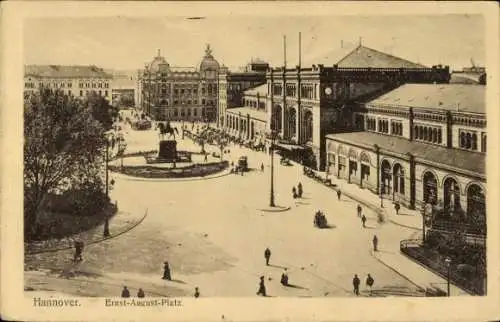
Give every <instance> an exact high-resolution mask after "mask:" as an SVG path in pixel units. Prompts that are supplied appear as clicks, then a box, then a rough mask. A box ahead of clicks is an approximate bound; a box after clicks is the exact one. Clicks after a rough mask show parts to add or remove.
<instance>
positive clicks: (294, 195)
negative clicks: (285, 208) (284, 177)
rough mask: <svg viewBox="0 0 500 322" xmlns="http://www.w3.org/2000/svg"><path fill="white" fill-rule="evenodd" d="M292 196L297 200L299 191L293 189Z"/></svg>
mask: <svg viewBox="0 0 500 322" xmlns="http://www.w3.org/2000/svg"><path fill="white" fill-rule="evenodd" d="M292 195H293V199H297V189H295V187H293V188H292Z"/></svg>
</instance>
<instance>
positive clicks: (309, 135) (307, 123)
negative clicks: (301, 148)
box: [304, 111, 313, 141]
mask: <svg viewBox="0 0 500 322" xmlns="http://www.w3.org/2000/svg"><path fill="white" fill-rule="evenodd" d="M304 134H305V139H306V141H312V139H313V115H312V113H311V111H307V112H306V113H305V114H304Z"/></svg>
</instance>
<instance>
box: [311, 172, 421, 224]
mask: <svg viewBox="0 0 500 322" xmlns="http://www.w3.org/2000/svg"><path fill="white" fill-rule="evenodd" d="M308 178H310V177H308ZM310 179H311V180H313V181H316V182H318V181H317V180H315V179H314V178H310ZM319 183H321V182H319ZM324 186H325V187H326V188H330V189H332V190H335V191H338V190H339V188H337V187H334V186H333V185H332V186H326V185H324ZM342 195H344V196H346V197H347V198H349V199H351V200H354V201H356V202H359V203H360V204H362V205H363V206H365V207H367V208H369V209H371V210H373V211H374V212H375V213H377V214H378V213H383V214H384V215H386V214H387V213H386V211H385V209H386V208H380V207H378V206H374V205H373V204H372V203H369V202H367V201H364V200H361V199H359V198H358V197H356V196H354V195H352V194H351V193H349V192H345V191H342ZM386 217H387V216H386ZM387 222H390V223H392V224H394V225H396V226H400V227H404V228H407V229H412V230H417V231H420V228H417V227H413V226H408V225H405V224H401V223H398V222H396V221H394V220H393V219H388V220H387Z"/></svg>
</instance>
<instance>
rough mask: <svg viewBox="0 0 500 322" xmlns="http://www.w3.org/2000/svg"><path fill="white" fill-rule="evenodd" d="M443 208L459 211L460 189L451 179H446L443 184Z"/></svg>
mask: <svg viewBox="0 0 500 322" xmlns="http://www.w3.org/2000/svg"><path fill="white" fill-rule="evenodd" d="M443 188H444V196H443V197H444V198H443V200H444V207H445V209H448V210H453V209H460V208H461V205H460V187H459V186H458V184H457V182H456V181H455V179H453V178H447V179H446V180H445V181H444V184H443Z"/></svg>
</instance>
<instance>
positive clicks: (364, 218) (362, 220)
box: [361, 215, 366, 227]
mask: <svg viewBox="0 0 500 322" xmlns="http://www.w3.org/2000/svg"><path fill="white" fill-rule="evenodd" d="M361 222H362V223H363V227H366V217H365V215H363V217H361Z"/></svg>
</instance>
